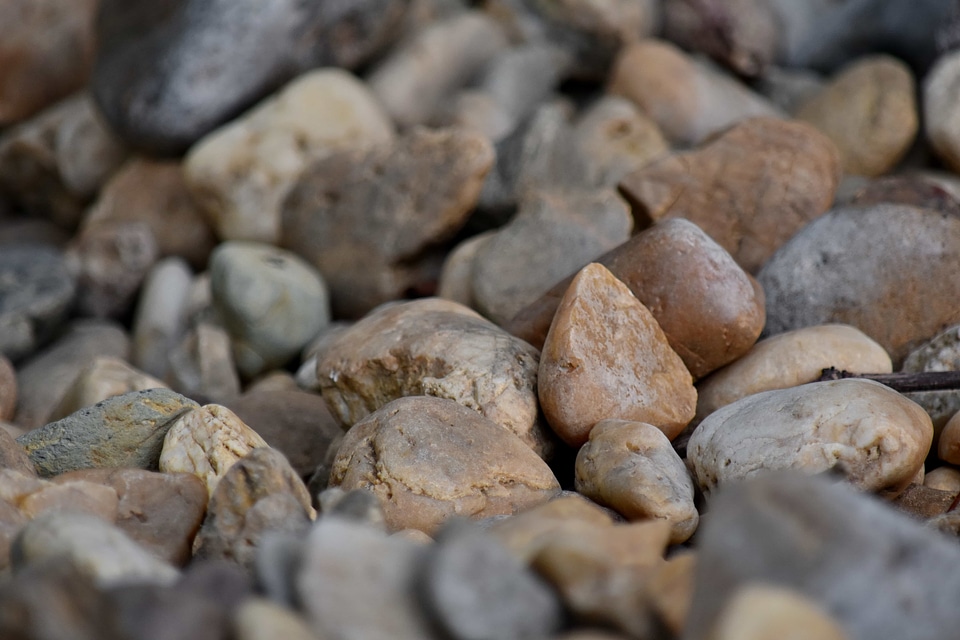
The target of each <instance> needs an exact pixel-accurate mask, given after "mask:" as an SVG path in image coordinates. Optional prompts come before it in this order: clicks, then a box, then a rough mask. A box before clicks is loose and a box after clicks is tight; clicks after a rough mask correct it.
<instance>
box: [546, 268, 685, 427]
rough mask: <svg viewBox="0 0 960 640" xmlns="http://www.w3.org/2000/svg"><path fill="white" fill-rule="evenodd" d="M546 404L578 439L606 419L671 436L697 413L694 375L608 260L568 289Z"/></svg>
mask: <svg viewBox="0 0 960 640" xmlns="http://www.w3.org/2000/svg"><path fill="white" fill-rule="evenodd" d="M538 392H539V397H540V405H541V407H542V409H543V412H544V415H545V416H546V418H547V421H548V422H549V423H550V426H551V427H552V428H553V430H554V431H555V432H556V433H557V435H559V436H560V437H561V438H563V439H564V440H565V441H566V442H567V443H568V444H570V445H572V446H579V445H581V444H583V443H584V442H586V441H587V438H588V437H589V435H590V430H591V429H592V428H593V426H594V425H595V424H596V423H597V422H599V421H600V420H603V419H606V418H620V419H623V420H636V421H640V422H648V423H650V424H652V425H654V426H655V427H657V428H658V429H660V430H661V431H663V432H664V433H665V434H666V435H667V437H668V438H671V439H672V438H674V437H676V436H677V435H678V434H679V433H680V431H682V430H683V428H684V427H685V426H686V425H687V423H688V422H690V420H691V419H692V418H693V414H694V411H695V409H696V402H697V392H696V390H695V389H694V387H693V379H692V377H691V376H690V373H689V371H687V369H686V367H685V366H684V364H683V361H682V360H680V356H678V355H677V354H676V352H674V351H673V349H671V348H670V345H669V343H668V342H667V339H666V336H664V334H663V330H662V329H660V325H659V324H657V321H656V319H654V317H653V315H651V313H650V312H649V311H648V310H647V308H646V307H644V306H643V304H641V303H640V301H639V300H637V299H636V298H635V297H634V295H633V294H632V293H631V292H630V289H628V288H627V286H626V285H624V284H623V283H622V282H620V281H619V280H617V279H616V277H614V275H613V274H612V273H610V272H609V271H608V270H607V269H606V267H604V266H602V265H600V264H597V263H592V264H590V265H587V266H586V267H584V268H583V269H582V270H581V271H580V273H579V274H577V277H576V278H574V280H573V282H572V283H571V284H570V287H569V289H567V292H566V293H565V294H564V296H563V300H561V302H560V306H559V307H558V308H557V314H556V316H555V317H554V319H553V324H552V325H551V326H550V331H549V333H547V338H546V341H545V342H544V345H543V353H542V355H541V359H540V369H539V381H538Z"/></svg>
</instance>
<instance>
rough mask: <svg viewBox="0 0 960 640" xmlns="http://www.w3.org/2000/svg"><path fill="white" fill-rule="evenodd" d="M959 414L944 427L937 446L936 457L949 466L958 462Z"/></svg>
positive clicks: (959, 451)
mask: <svg viewBox="0 0 960 640" xmlns="http://www.w3.org/2000/svg"><path fill="white" fill-rule="evenodd" d="M958 416H960V413H958V414H956V415H954V416H953V417H952V418H950V419H949V420H948V421H947V424H945V425H944V427H943V431H941V432H940V439H939V442H938V444H937V457H938V458H940V459H941V460H943V461H944V462H947V463H949V464H957V463H958V462H960V417H958Z"/></svg>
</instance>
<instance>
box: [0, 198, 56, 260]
mask: <svg viewBox="0 0 960 640" xmlns="http://www.w3.org/2000/svg"><path fill="white" fill-rule="evenodd" d="M2 197H3V196H2V194H0V198H2ZM0 206H2V205H0ZM10 206H12V205H10ZM5 215H7V214H6V213H5V212H2V211H0V246H17V245H24V244H45V245H49V246H51V247H54V248H56V249H60V250H63V249H64V248H65V247H66V246H67V242H69V241H70V234H69V233H68V232H67V231H66V230H65V229H63V228H62V227H60V226H58V225H57V224H56V223H55V222H52V221H51V220H47V219H44V218H21V217H4V216H5Z"/></svg>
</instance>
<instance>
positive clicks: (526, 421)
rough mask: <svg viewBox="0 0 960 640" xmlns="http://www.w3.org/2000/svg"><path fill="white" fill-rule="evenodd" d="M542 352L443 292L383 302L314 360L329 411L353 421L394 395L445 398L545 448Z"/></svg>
mask: <svg viewBox="0 0 960 640" xmlns="http://www.w3.org/2000/svg"><path fill="white" fill-rule="evenodd" d="M538 364H539V353H538V352H537V350H536V349H534V348H533V347H531V346H530V345H528V344H526V343H525V342H523V341H522V340H519V339H517V338H514V337H513V336H511V335H509V334H508V333H507V332H505V331H503V330H502V329H500V328H499V327H497V326H496V325H494V324H493V323H492V322H489V321H488V320H485V319H483V318H481V317H480V316H479V315H478V314H476V313H475V312H473V311H471V310H470V309H469V308H467V307H464V306H462V305H459V304H457V303H455V302H449V301H446V300H441V299H439V298H427V299H422V300H415V301H411V302H403V303H399V304H395V305H390V306H384V307H381V308H380V309H379V310H376V311H374V312H373V313H371V314H369V315H368V316H367V317H366V318H364V319H363V320H361V321H359V322H357V323H356V324H355V325H353V326H352V327H350V328H349V329H348V330H347V331H345V332H344V333H343V334H342V335H341V336H340V337H338V338H337V340H336V341H335V342H334V343H333V345H332V346H331V347H330V348H329V349H328V350H327V352H326V354H325V355H324V357H323V359H322V360H320V361H319V362H318V363H317V378H318V380H319V382H320V387H321V390H322V392H323V397H324V399H325V400H326V401H327V405H328V406H329V407H330V412H331V413H332V414H333V415H334V416H335V417H336V418H337V420H339V421H340V422H341V424H343V425H344V426H345V427H350V426H352V425H354V424H356V423H357V422H359V421H360V420H362V419H363V418H365V417H366V416H367V415H369V414H370V413H372V412H373V411H376V410H378V409H380V408H381V407H383V406H384V405H385V404H387V403H388V402H390V401H392V400H396V399H397V398H400V397H404V396H418V395H429V396H435V397H438V398H448V399H451V400H455V401H457V402H459V403H460V404H461V405H463V406H465V407H467V408H469V409H473V410H474V411H476V412H478V413H480V414H481V415H482V416H484V417H486V418H488V419H489V420H492V421H493V422H495V423H497V424H499V425H501V426H503V427H506V429H508V430H509V431H510V432H512V433H513V434H514V435H516V436H518V437H519V438H520V439H521V440H522V441H523V442H524V443H525V444H526V445H527V446H529V447H531V448H533V450H534V451H536V452H538V453H539V454H541V455H542V456H545V455H547V454H548V453H549V452H550V450H551V448H552V445H553V440H552V438H551V435H550V434H549V430H548V429H547V427H546V426H545V425H544V424H542V420H541V418H540V416H539V407H538V405H537V367H538Z"/></svg>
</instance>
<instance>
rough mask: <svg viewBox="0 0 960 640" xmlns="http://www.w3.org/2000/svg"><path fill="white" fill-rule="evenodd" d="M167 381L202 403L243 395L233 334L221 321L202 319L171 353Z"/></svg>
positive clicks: (224, 400) (226, 399)
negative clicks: (233, 346) (234, 355)
mask: <svg viewBox="0 0 960 640" xmlns="http://www.w3.org/2000/svg"><path fill="white" fill-rule="evenodd" d="M168 357H169V367H168V369H167V377H166V381H167V382H168V383H169V384H170V386H171V387H173V388H174V389H177V390H178V391H180V392H182V393H183V394H184V395H187V396H190V397H191V398H197V399H198V400H200V401H201V402H207V403H210V402H213V403H217V402H229V401H231V400H233V399H234V398H236V397H237V396H238V395H240V376H239V375H238V373H237V368H236V366H235V365H234V362H233V348H232V345H231V343H230V335H229V334H228V333H227V331H226V330H225V329H224V328H223V327H221V326H220V325H219V324H216V323H214V322H202V321H201V322H199V323H197V325H196V326H195V327H193V328H192V329H190V330H189V331H188V332H187V334H186V335H185V336H184V337H183V339H182V340H181V341H180V343H179V344H177V345H176V346H175V347H174V348H173V349H172V350H171V351H170V353H169V356H168Z"/></svg>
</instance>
